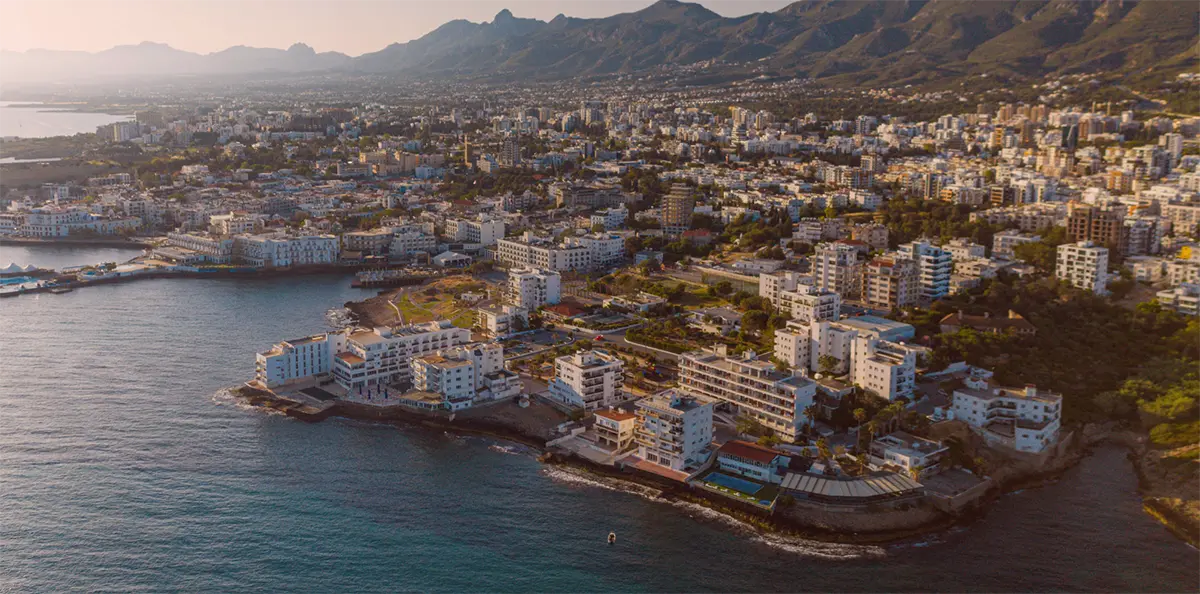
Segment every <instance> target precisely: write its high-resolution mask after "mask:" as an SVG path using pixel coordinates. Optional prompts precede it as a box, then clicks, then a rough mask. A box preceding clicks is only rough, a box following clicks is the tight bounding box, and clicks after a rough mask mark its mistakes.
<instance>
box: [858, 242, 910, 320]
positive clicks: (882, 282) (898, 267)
mask: <svg viewBox="0 0 1200 594" xmlns="http://www.w3.org/2000/svg"><path fill="white" fill-rule="evenodd" d="M920 284H921V283H920V275H919V274H918V272H917V263H916V262H914V261H913V260H911V259H909V258H902V257H899V256H896V255H891V256H880V257H878V258H875V259H873V260H871V261H870V262H867V265H866V267H865V268H864V270H863V289H862V300H863V301H865V302H866V303H867V304H868V305H870V306H872V307H878V308H882V309H889V310H890V309H899V308H902V307H911V306H914V305H916V304H917V297H918V296H919V295H920Z"/></svg>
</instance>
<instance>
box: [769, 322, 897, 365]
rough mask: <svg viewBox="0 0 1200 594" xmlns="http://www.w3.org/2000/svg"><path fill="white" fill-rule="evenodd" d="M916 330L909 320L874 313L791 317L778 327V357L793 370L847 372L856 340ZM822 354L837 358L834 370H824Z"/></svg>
mask: <svg viewBox="0 0 1200 594" xmlns="http://www.w3.org/2000/svg"><path fill="white" fill-rule="evenodd" d="M915 333H916V330H915V329H914V328H913V327H912V326H911V325H909V324H903V323H900V322H894V321H892V320H888V319H886V318H879V317H875V316H859V317H854V318H844V319H842V320H838V321H818V322H801V321H799V320H791V321H789V322H788V323H787V326H786V327H784V328H782V329H780V330H776V331H775V357H776V358H777V359H779V360H781V361H783V362H784V363H787V364H788V365H789V366H791V368H792V369H794V370H800V369H807V370H812V371H828V372H831V373H835V374H843V373H848V372H849V371H850V369H851V358H852V357H853V356H854V353H855V348H854V341H855V339H856V338H858V337H859V336H865V337H868V338H872V339H878V340H881V341H888V342H891V343H901V342H905V341H909V340H912V338H913V336H914V335H915ZM822 356H829V357H833V359H834V360H835V361H836V362H837V364H836V365H835V366H834V368H833V369H831V370H823V369H822V367H821V364H820V359H821V357H822Z"/></svg>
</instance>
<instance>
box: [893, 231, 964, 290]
mask: <svg viewBox="0 0 1200 594" xmlns="http://www.w3.org/2000/svg"><path fill="white" fill-rule="evenodd" d="M897 251H898V252H899V253H900V255H901V256H903V257H905V258H908V259H910V260H913V261H915V262H916V263H917V275H918V277H919V283H920V286H921V292H920V298H921V299H922V300H924V301H926V302H931V301H936V300H938V299H941V298H942V297H945V296H947V295H949V294H950V275H951V273H952V272H953V271H954V260H953V258H951V256H950V253H949V252H947V251H945V250H943V249H942V248H940V247H938V246H936V245H933V244H931V243H926V242H923V241H913V242H910V243H906V244H904V245H901V246H900V247H899V248H898V249H897Z"/></svg>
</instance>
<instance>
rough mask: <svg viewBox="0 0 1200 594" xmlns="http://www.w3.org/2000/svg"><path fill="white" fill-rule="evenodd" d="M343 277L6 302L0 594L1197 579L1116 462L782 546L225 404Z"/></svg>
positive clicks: (427, 439)
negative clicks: (863, 533) (991, 497)
mask: <svg viewBox="0 0 1200 594" xmlns="http://www.w3.org/2000/svg"><path fill="white" fill-rule="evenodd" d="M8 249H10V248H0V260H5V259H6V258H9V259H11V257H10V256H8V255H7V254H8V253H9V252H7V251H4V250H8ZM21 249H32V250H36V249H40V248H21ZM55 258H56V260H57V259H60V258H61V259H62V260H63V261H65V260H67V259H70V260H72V261H73V263H75V264H82V263H90V262H96V261H101V260H105V259H108V260H111V259H113V258H112V257H110V256H108V255H107V254H106V252H103V251H96V250H90V249H87V248H76V252H75V253H74V254H70V255H64V254H61V253H60V254H57V255H55ZM349 280H350V279H349V278H348V277H345V276H340V275H332V276H306V277H302V278H295V279H289V278H271V279H159V280H147V281H138V282H133V283H128V284H116V285H104V286H96V287H87V288H85V289H80V290H77V291H74V292H72V293H67V294H63V295H51V294H40V295H26V296H20V297H15V298H11V299H4V300H0V502H2V505H0V565H2V570H0V591H18V592H45V591H55V592H66V591H95V592H107V591H119V592H131V591H154V592H159V591H191V592H227V591H239V592H318V591H319V592H325V591H348V592H392V591H429V592H477V591H487V592H525V591H618V592H639V591H661V592H684V591H687V592H727V591H947V592H959V591H991V592H1012V591H1130V592H1176V591H1180V592H1182V591H1195V587H1196V583H1197V580H1198V579H1200V556H1198V555H1197V552H1196V550H1194V549H1192V548H1190V547H1188V546H1187V545H1185V544H1183V543H1181V542H1180V541H1179V540H1177V539H1176V538H1174V537H1173V536H1171V535H1170V534H1169V533H1168V532H1167V531H1166V530H1165V529H1164V528H1162V527H1161V526H1160V525H1159V524H1157V523H1156V522H1154V521H1153V520H1152V519H1151V518H1150V517H1149V516H1147V515H1146V514H1144V513H1143V512H1142V511H1141V505H1140V501H1139V499H1138V497H1137V494H1136V480H1135V478H1134V475H1133V473H1132V469H1131V466H1130V463H1129V462H1128V461H1127V460H1126V459H1125V455H1124V451H1123V450H1121V449H1118V448H1115V447H1104V448H1099V449H1098V450H1097V451H1096V453H1095V454H1094V455H1093V456H1091V457H1089V458H1087V459H1086V460H1085V461H1084V462H1083V463H1082V464H1081V465H1080V466H1078V467H1077V468H1075V469H1073V470H1071V471H1069V472H1068V473H1066V474H1065V475H1064V476H1063V477H1062V479H1061V480H1059V481H1057V482H1055V483H1053V484H1051V485H1049V486H1046V487H1043V488H1037V489H1029V490H1026V491H1023V492H1019V493H1016V494H1011V495H1008V496H1005V497H1003V498H1001V499H1000V500H999V501H998V502H997V503H996V504H995V505H994V506H993V507H992V508H991V509H990V510H989V511H988V513H987V514H986V515H985V516H984V517H983V518H982V519H980V520H978V521H975V522H973V523H971V524H969V525H967V526H963V527H960V528H956V529H954V530H951V531H949V532H946V533H942V534H939V535H935V536H932V537H930V538H926V539H920V540H918V541H915V542H909V543H902V544H898V545H892V546H886V547H859V546H840V545H827V544H822V543H811V542H800V543H789V544H780V543H773V542H770V541H767V540H764V539H762V538H759V537H757V536H755V535H753V534H751V533H748V532H747V531H745V530H743V529H741V528H739V527H738V526H737V525H736V524H732V523H730V522H728V521H725V520H722V519H720V517H719V516H714V515H713V514H711V513H710V512H708V511H707V510H703V509H702V508H695V507H688V506H679V505H672V504H666V503H662V502H658V501H652V500H648V499H645V498H643V497H640V496H638V495H636V494H632V493H627V492H623V491H618V490H613V489H610V488H605V487H603V486H599V485H596V484H593V483H591V482H589V481H586V480H580V479H577V478H574V477H572V476H571V475H566V474H563V473H561V472H560V471H557V470H553V469H548V468H546V467H544V466H543V465H541V464H540V463H538V462H537V461H536V460H535V459H534V454H535V453H534V452H532V451H529V450H527V449H525V448H522V447H520V446H515V445H513V444H509V443H504V442H498V441H493V440H488V439H482V438H475V437H461V436H456V435H450V434H446V433H442V432H435V431H430V430H426V429H421V428H416V427H400V428H398V427H394V426H386V425H373V424H368V423H361V422H353V421H347V420H330V421H326V422H324V423H319V424H306V423H302V422H298V421H294V420H291V419H289V418H287V417H283V416H279V415H271V414H263V413H261V412H259V411H256V410H245V409H244V408H242V407H240V406H238V405H237V403H236V402H234V401H233V400H232V399H230V398H229V397H228V396H227V393H226V392H225V389H226V388H228V387H230V386H235V385H237V384H238V383H240V382H242V381H244V380H246V379H247V378H249V377H250V376H251V375H252V374H253V371H254V353H255V352H256V351H259V350H262V349H265V348H268V347H269V346H270V345H271V344H273V343H274V342H276V341H278V340H280V339H285V338H296V337H300V336H305V335H308V334H313V333H317V332H320V331H323V330H324V329H325V328H326V322H325V316H326V314H327V313H328V312H329V311H330V310H336V309H338V308H339V307H340V306H341V305H342V304H343V303H344V302H346V301H349V300H356V299H361V298H363V297H366V296H369V295H371V294H373V292H372V291H365V290H359V289H352V288H350V287H349ZM610 530H611V531H615V532H616V533H617V534H618V535H619V540H618V543H617V544H616V545H614V546H609V545H607V544H605V542H604V541H605V537H606V536H607V534H608V532H609V531H610Z"/></svg>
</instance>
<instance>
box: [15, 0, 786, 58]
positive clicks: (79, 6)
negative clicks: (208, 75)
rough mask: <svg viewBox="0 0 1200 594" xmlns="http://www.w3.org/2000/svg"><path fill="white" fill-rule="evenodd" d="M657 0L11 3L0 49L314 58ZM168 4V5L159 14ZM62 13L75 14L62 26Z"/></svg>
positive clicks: (745, 7)
mask: <svg viewBox="0 0 1200 594" xmlns="http://www.w3.org/2000/svg"><path fill="white" fill-rule="evenodd" d="M654 1H655V0H603V1H601V2H581V1H567V0H455V1H453V2H445V3H439V4H435V5H429V4H425V3H418V2H410V1H407V0H402V1H395V2H392V1H383V0H341V1H336V0H304V1H302V2H299V3H298V5H295V6H298V7H299V8H296V7H294V5H293V4H292V3H286V2H283V1H281V0H249V1H246V2H236V3H235V2H231V1H229V0H105V1H97V2H88V1H83V0H49V1H36V2H35V1H32V0H11V1H6V2H3V3H0V50H5V51H16V52H24V51H29V50H55V51H83V52H98V51H103V50H106V49H110V48H112V47H117V46H122V45H137V44H139V43H143V42H151V43H163V44H166V45H170V46H171V47H173V48H175V49H179V50H184V51H189V52H195V53H200V54H208V53H212V52H218V51H221V50H224V49H227V48H230V47H235V46H248V47H258V48H279V49H286V48H287V47H289V46H291V45H293V44H295V43H303V44H306V45H309V46H311V47H312V48H314V49H315V50H316V51H318V52H341V53H344V54H347V55H350V56H358V55H361V54H364V53H370V52H374V51H378V50H381V49H383V48H385V47H387V46H388V45H390V44H392V43H404V42H407V41H411V40H413V39H417V38H419V37H421V36H422V35H425V34H427V33H429V32H430V31H433V30H434V29H436V28H438V27H439V26H441V25H443V24H445V23H447V22H449V21H452V20H455V19H466V20H469V21H472V22H476V23H478V22H484V21H491V20H492V19H493V18H494V17H495V15H496V14H497V13H499V12H500V11H502V10H509V11H511V12H512V14H513V15H514V16H516V17H518V18H534V19H538V20H542V21H549V20H551V19H553V18H554V17H555V16H557V15H559V14H564V15H566V16H568V17H575V18H603V17H608V16H612V15H615V14H620V13H627V12H635V11H638V10H641V9H643V8H646V7H647V6H650V5H652V4H654ZM791 3H792V1H791V0H707V1H705V2H698V3H697V4H701V5H703V6H704V7H705V8H708V9H709V10H712V11H713V12H716V13H718V14H720V15H721V16H725V17H736V16H743V15H747V14H752V13H756V12H764V11H775V10H779V9H780V8H783V7H784V6H787V5H788V4H791ZM165 5H171V6H170V9H169V10H163V7H164V6H165ZM283 7H287V10H281V9H282V8H283ZM235 8H236V11H237V12H236V15H237V18H234V15H235V13H234V12H233V10H234V9H235ZM322 13H326V14H339V15H343V16H345V15H355V14H360V15H364V16H365V15H367V14H371V15H373V16H372V17H371V18H369V19H362V20H356V21H354V22H352V26H347V27H344V28H342V29H336V30H330V29H328V28H326V29H321V28H315V27H313V26H312V25H311V23H312V22H313V16H314V15H318V14H322ZM64 14H70V15H73V16H72V18H71V19H69V20H64V19H63V18H62V15H64ZM264 23H268V24H269V26H264Z"/></svg>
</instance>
